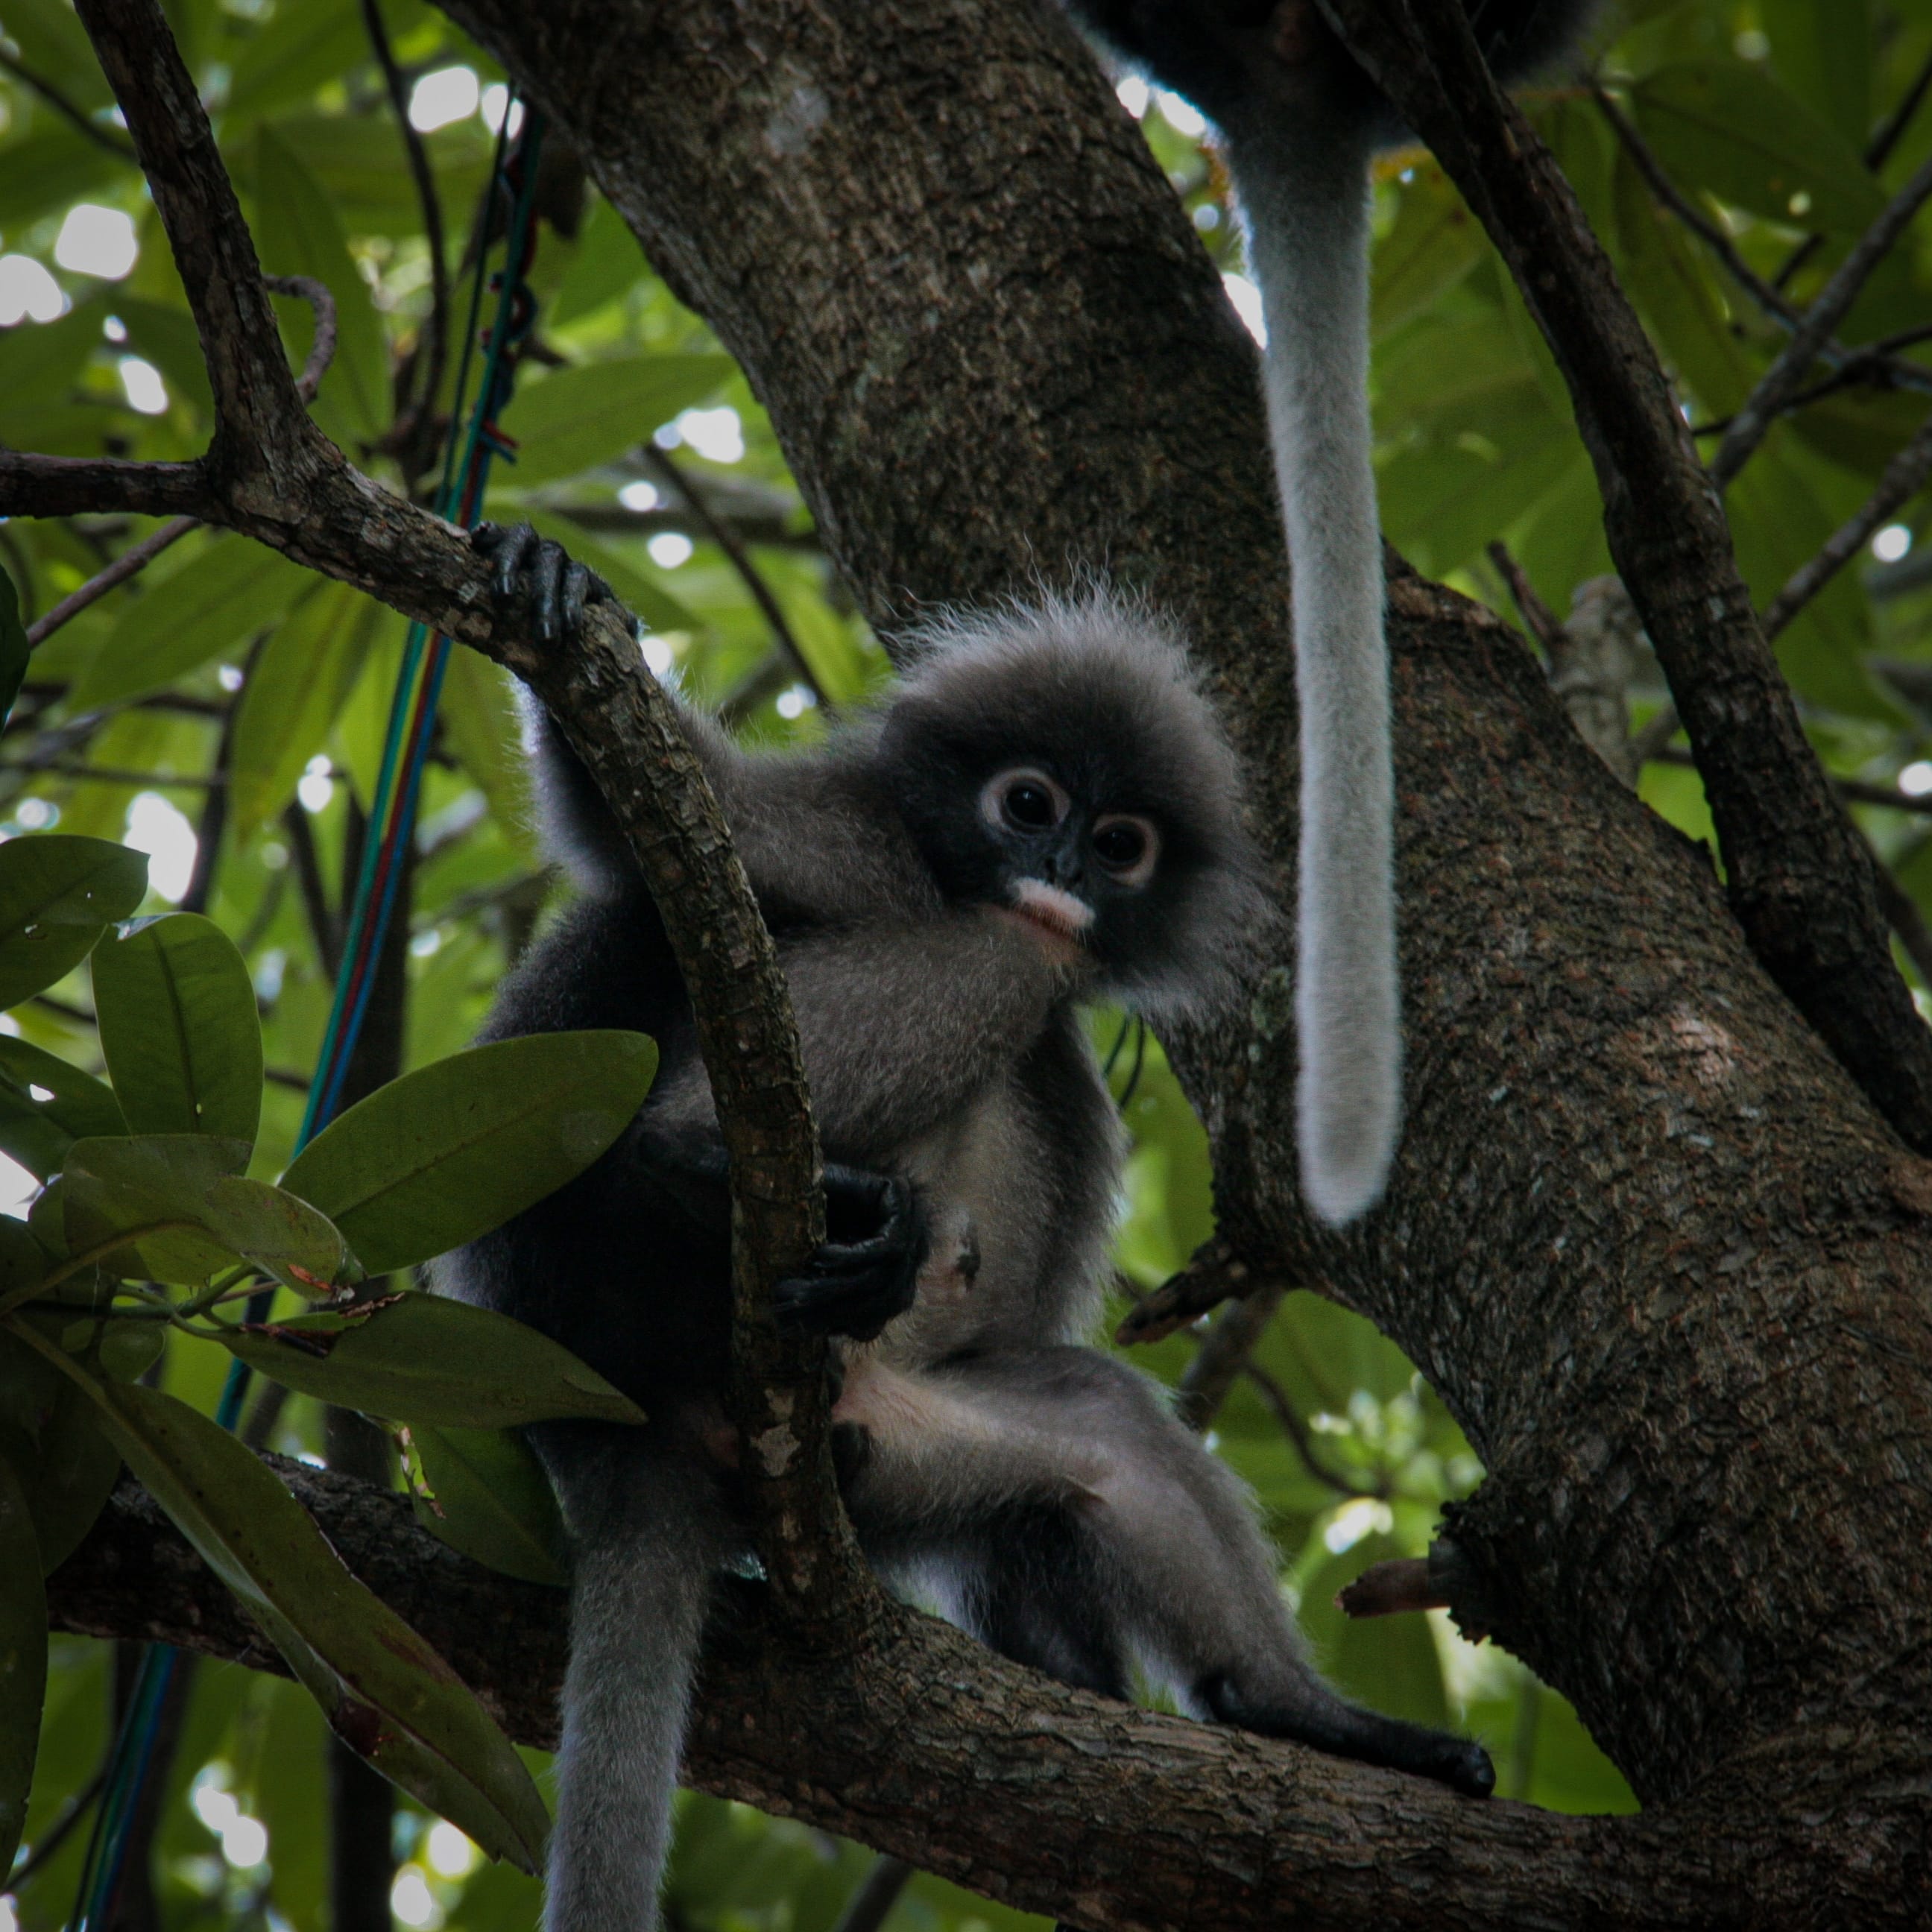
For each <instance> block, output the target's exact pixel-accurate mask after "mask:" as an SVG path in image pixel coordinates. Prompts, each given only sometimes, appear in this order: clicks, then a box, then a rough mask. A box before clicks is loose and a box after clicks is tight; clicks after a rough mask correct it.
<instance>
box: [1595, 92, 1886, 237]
mask: <svg viewBox="0 0 1932 1932" xmlns="http://www.w3.org/2000/svg"><path fill="white" fill-rule="evenodd" d="M1632 101H1633V103H1634V106H1635V107H1636V109H1637V122H1638V124H1639V126H1640V127H1641V128H1642V130H1643V133H1644V135H1645V136H1646V138H1647V139H1648V140H1649V142H1650V144H1651V145H1652V147H1653V148H1655V149H1656V151H1657V154H1658V159H1659V160H1661V161H1662V162H1663V163H1664V166H1665V167H1666V168H1667V169H1669V171H1670V174H1671V175H1672V176H1673V178H1674V179H1675V180H1676V182H1677V184H1678V185H1679V187H1682V188H1684V189H1686V190H1691V191H1695V190H1697V189H1700V188H1704V189H1708V190H1709V191H1710V192H1711V193H1713V194H1715V195H1716V196H1718V198H1719V199H1721V200H1724V201H1729V202H1736V204H1737V205H1738V206H1739V207H1740V208H1748V209H1749V210H1750V211H1751V213H1753V214H1762V215H1764V216H1766V217H1768V218H1769V219H1770V220H1773V221H1782V222H1787V223H1789V222H1800V223H1803V224H1804V225H1805V226H1809V227H1816V228H1820V229H1826V230H1827V231H1829V232H1834V233H1842V232H1845V231H1847V230H1849V231H1852V232H1855V231H1856V230H1858V229H1862V228H1863V227H1864V226H1866V224H1867V223H1869V222H1870V221H1872V220H1874V219H1875V218H1876V216H1877V214H1878V212H1879V209H1880V208H1882V207H1883V206H1884V205H1885V197H1884V195H1883V194H1882V192H1881V191H1880V190H1879V185H1878V183H1877V181H1876V180H1875V179H1874V178H1873V177H1872V176H1871V175H1870V174H1869V173H1867V172H1866V170H1865V168H1864V164H1863V163H1861V161H1860V160H1859V159H1858V153H1857V151H1856V150H1855V148H1853V147H1852V145H1851V143H1850V142H1849V141H1847V140H1846V139H1845V138H1844V136H1843V135H1842V134H1840V133H1838V132H1837V130H1835V129H1834V128H1832V127H1830V126H1829V125H1828V124H1826V122H1824V121H1821V120H1820V118H1818V116H1817V115H1815V114H1814V113H1812V112H1811V110H1810V109H1809V108H1808V107H1805V105H1804V104H1802V102H1801V101H1799V100H1798V98H1796V96H1795V95H1793V94H1791V93H1790V92H1788V91H1787V89H1784V88H1783V87H1781V86H1779V85H1778V83H1777V81H1775V80H1773V79H1772V77H1771V76H1770V75H1769V74H1767V73H1766V71H1764V69H1763V68H1761V67H1754V66H1753V65H1751V64H1750V63H1749V62H1745V61H1738V60H1726V59H1724V58H1711V59H1706V60H1694V61H1683V62H1679V63H1677V64H1676V65H1673V66H1670V67H1665V68H1658V71H1656V72H1655V73H1654V74H1649V75H1646V77H1645V78H1644V79H1643V80H1642V81H1641V82H1640V83H1639V84H1638V85H1637V88H1636V89H1634V92H1633V95H1632Z"/></svg>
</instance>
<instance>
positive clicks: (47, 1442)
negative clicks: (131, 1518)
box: [0, 1223, 121, 1574]
mask: <svg viewBox="0 0 1932 1932" xmlns="http://www.w3.org/2000/svg"><path fill="white" fill-rule="evenodd" d="M13 1225H15V1226H17V1225H18V1224H17V1223H14V1224H13ZM20 1238H22V1239H25V1238H26V1231H25V1229H22V1231H21V1236H20ZM0 1458H4V1459H5V1461H6V1462H7V1463H9V1464H10V1466H12V1469H13V1475H14V1476H15V1478H16V1479H17V1481H18V1482H19V1484H20V1488H21V1490H22V1493H23V1494H24V1495H25V1496H26V1499H27V1511H28V1514H29V1515H30V1516H31V1517H32V1518H33V1523H34V1541H36V1543H37V1544H38V1545H39V1547H40V1567H41V1568H42V1569H43V1570H46V1571H52V1570H55V1569H57V1568H59V1566H60V1565H62V1564H63V1563H65V1562H66V1561H67V1559H68V1557H69V1556H71V1555H73V1553H74V1551H75V1550H77V1549H78V1548H79V1547H80V1540H81V1538H83V1537H84V1536H85V1535H86V1534H87V1532H89V1529H92V1527H93V1526H94V1520H95V1517H98V1515H99V1514H101V1508H102V1506H103V1505H104V1504H105V1503H106V1502H107V1498H108V1495H109V1493H110V1491H112V1490H113V1487H114V1482H115V1478H116V1477H117V1476H118V1475H119V1474H120V1473H121V1455H120V1452H119V1451H118V1450H117V1449H116V1448H115V1447H114V1445H113V1443H111V1442H109V1441H108V1439H107V1437H106V1436H104V1435H103V1434H102V1433H101V1424H100V1423H99V1422H98V1421H97V1420H96V1418H95V1413H94V1405H93V1404H92V1403H91V1402H89V1400H88V1399H87V1397H86V1396H85V1395H83V1394H82V1393H81V1391H80V1390H79V1389H77V1388H75V1387H74V1384H73V1382H71V1381H70V1380H69V1379H68V1377H66V1376H64V1375H62V1373H60V1371H59V1370H58V1369H55V1367H52V1365H51V1364H49V1363H48V1362H47V1361H46V1359H45V1358H43V1357H42V1356H41V1355H38V1354H37V1353H36V1352H34V1350H33V1349H31V1348H30V1347H28V1345H27V1344H26V1343H25V1342H23V1341H22V1340H20V1338H19V1337H18V1336H17V1335H13V1334H9V1333H8V1332H7V1331H6V1330H5V1329H4V1328H0ZM0 1574H4V1572H0Z"/></svg>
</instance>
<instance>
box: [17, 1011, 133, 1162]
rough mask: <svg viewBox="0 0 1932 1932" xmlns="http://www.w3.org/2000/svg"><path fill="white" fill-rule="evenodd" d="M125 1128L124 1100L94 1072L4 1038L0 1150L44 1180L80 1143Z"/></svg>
mask: <svg viewBox="0 0 1932 1932" xmlns="http://www.w3.org/2000/svg"><path fill="white" fill-rule="evenodd" d="M40 1094H44V1095H46V1098H45V1099H44V1100H43V1099H40V1098H39V1097H37V1096H38V1095H40ZM126 1132H127V1121H125V1120H124V1118H122V1116H121V1103H119V1102H118V1100H115V1097H114V1095H113V1091H112V1090H111V1089H110V1088H107V1087H106V1086H104V1085H102V1083H101V1082H100V1081H98V1080H97V1079H95V1077H94V1076H93V1075H92V1074H91V1073H82V1071H81V1070H80V1068H79V1067H71V1066H69V1065H68V1063H67V1062H66V1061H65V1060H62V1059H61V1058H59V1057H58V1055H54V1054H51V1053H47V1052H43V1050H42V1049H40V1048H39V1047H37V1046H31V1045H29V1044H28V1042H26V1040H9V1039H7V1038H5V1037H4V1036H0V1154H7V1156H9V1157H10V1158H11V1159H13V1160H17V1161H18V1162H19V1163H20V1165H21V1166H23V1167H24V1168H25V1169H26V1170H27V1171H28V1173H30V1174H31V1175H34V1176H36V1177H37V1178H38V1179H40V1180H42V1181H44V1180H46V1178H47V1176H48V1175H50V1174H52V1173H55V1172H58V1169H59V1167H60V1166H61V1163H62V1162H63V1161H65V1160H66V1159H67V1151H68V1148H71V1147H72V1146H73V1145H74V1142H76V1141H78V1140H86V1139H92V1138H93V1137H95V1136H99V1135H104V1134H124V1133H126Z"/></svg>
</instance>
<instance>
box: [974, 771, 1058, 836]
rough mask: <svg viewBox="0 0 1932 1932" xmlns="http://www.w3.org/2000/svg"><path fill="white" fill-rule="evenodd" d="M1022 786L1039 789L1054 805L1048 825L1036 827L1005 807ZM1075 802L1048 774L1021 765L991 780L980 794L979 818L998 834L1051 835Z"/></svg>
mask: <svg viewBox="0 0 1932 1932" xmlns="http://www.w3.org/2000/svg"><path fill="white" fill-rule="evenodd" d="M1023 784H1028V785H1035V786H1037V787H1039V788H1040V790H1042V791H1043V792H1045V793H1046V795H1047V796H1048V797H1049V799H1052V802H1053V818H1052V823H1049V824H1041V825H1035V824H1033V823H1030V822H1029V821H1028V820H1025V819H1024V818H1017V817H1014V816H1013V814H1012V813H1011V812H1010V811H1008V810H1007V799H1008V797H1009V796H1010V794H1011V793H1013V791H1014V790H1016V789H1017V788H1018V787H1019V786H1021V785H1023ZM1072 809H1073V800H1072V799H1070V798H1069V797H1068V796H1067V793H1066V791H1065V790H1064V788H1063V787H1061V786H1060V785H1058V784H1055V782H1054V781H1053V780H1052V778H1049V777H1048V776H1047V775H1046V772H1043V771H1040V770H1039V769H1037V768H1036V767H1034V766H1031V765H1018V766H1015V767H1014V768H1013V769H1012V770H1011V771H1006V772H1000V773H998V775H997V776H995V777H993V778H989V779H988V780H987V781H986V787H985V788H984V790H982V791H981V792H980V817H982V818H983V819H984V820H986V823H988V824H989V825H990V826H992V828H993V829H995V831H996V832H997V831H1017V832H1050V831H1052V829H1053V827H1054V826H1056V825H1058V824H1061V823H1063V822H1064V820H1065V818H1066V817H1067V813H1068V812H1069V811H1071V810H1072Z"/></svg>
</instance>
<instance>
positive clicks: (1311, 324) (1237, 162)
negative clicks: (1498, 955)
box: [1067, 0, 1592, 1227]
mask: <svg viewBox="0 0 1932 1932" xmlns="http://www.w3.org/2000/svg"><path fill="white" fill-rule="evenodd" d="M1067 4H1068V5H1070V7H1071V9H1072V10H1073V13H1075V14H1076V16H1077V17H1079V18H1081V19H1082V20H1085V23H1087V25H1088V26H1089V27H1090V28H1092V30H1093V31H1094V33H1095V34H1097V35H1098V36H1099V37H1100V39H1101V40H1102V41H1103V42H1104V43H1106V44H1107V45H1109V46H1111V47H1112V48H1113V49H1114V50H1115V52H1117V53H1118V55H1120V57H1121V58H1122V59H1124V60H1125V61H1126V62H1128V63H1129V64H1130V65H1133V66H1135V67H1137V68H1142V69H1143V70H1144V71H1145V72H1146V73H1147V74H1149V75H1150V76H1151V77H1152V78H1153V79H1154V80H1156V81H1157V83H1159V84H1160V86H1163V87H1165V88H1167V89H1170V90H1171V91H1172V92H1175V93H1177V94H1179V95H1184V97H1185V98H1187V99H1188V100H1189V101H1192V102H1193V104H1195V106H1196V107H1198V108H1199V110H1201V111H1202V113H1204V114H1205V115H1207V116H1208V118H1210V119H1211V120H1212V121H1214V122H1215V123H1216V124H1217V126H1218V127H1219V128H1220V132H1221V134H1222V136H1223V141H1224V142H1225V144H1226V156H1227V161H1228V166H1229V173H1230V174H1231V175H1232V177H1233V179H1234V183H1235V189H1236V192H1237V195H1238V199H1239V201H1240V203H1241V214H1242V219H1243V222H1244V226H1245V228H1246V230H1247V242H1248V256H1249V260H1250V265H1251V266H1252V267H1253V271H1254V275H1255V279H1256V282H1257V283H1258V284H1259V287H1260V290H1261V294H1262V312H1263V315H1264V317H1265V321H1266V323H1267V330H1266V334H1267V342H1266V345H1265V349H1264V351H1263V357H1262V374H1263V380H1264V387H1265V392H1266V396H1267V404H1268V426H1269V440H1270V443H1271V448H1272V452H1273V455H1274V469H1275V475H1276V479H1277V484H1278V487H1279V489H1280V497H1281V508H1282V514H1283V523H1284V524H1285V526H1286V535H1287V539H1288V553H1289V563H1290V565H1291V567H1292V588H1291V598H1292V613H1293V619H1294V627H1295V688H1296V696H1297V700H1298V705H1299V708H1300V712H1301V727H1300V741H1301V839H1300V860H1299V885H1298V906H1297V939H1296V948H1295V951H1296V965H1295V1034H1296V1041H1297V1045H1298V1052H1299V1056H1300V1064H1299V1069H1298V1076H1297V1083H1296V1118H1297V1139H1298V1151H1299V1154H1300V1157H1301V1187H1302V1194H1303V1197H1304V1199H1305V1200H1306V1201H1307V1203H1308V1205H1309V1206H1310V1208H1311V1209H1312V1210H1313V1212H1314V1214H1315V1216H1316V1218H1317V1219H1318V1220H1320V1221H1322V1222H1323V1223H1326V1224H1328V1225H1329V1226H1337V1227H1339V1226H1346V1224H1348V1223H1350V1222H1352V1221H1355V1220H1358V1219H1359V1218H1360V1217H1361V1216H1362V1215H1364V1214H1367V1213H1368V1212H1369V1211H1370V1209H1372V1208H1373V1207H1374V1206H1375V1205H1376V1203H1377V1202H1379V1201H1380V1199H1382V1195H1383V1193H1384V1192H1385V1190H1386V1188H1387V1186H1388V1177H1389V1170H1390V1168H1391V1164H1392V1163H1393V1162H1394V1157H1395V1151H1396V1148H1397V1143H1398V1141H1399V1139H1400V1134H1401V1125H1402V1019H1401V998H1400V980H1399V975H1398V970H1397V957H1396V905H1395V882H1394V766H1393V763H1392V759H1391V750H1390V727H1389V690H1388V649H1387V646H1386V644H1385V640H1384V637H1383V632H1382V617H1383V587H1382V538H1381V532H1380V529H1379V524H1378V523H1377V520H1376V484H1375V472H1374V470H1373V467H1372V466H1371V464H1370V423H1369V404H1368V332H1369V243H1370V234H1369V165H1370V160H1372V158H1373V155H1374V154H1375V151H1376V149H1377V148H1382V147H1386V146H1389V145H1393V144H1394V143H1395V142H1397V141H1399V140H1400V139H1403V138H1405V134H1404V130H1403V127H1402V125H1401V123H1400V120H1399V119H1398V118H1397V115H1395V113H1394V110H1393V109H1392V108H1391V107H1390V106H1389V104H1388V102H1387V101H1386V100H1385V98H1383V97H1382V95H1381V94H1380V92H1379V91H1378V90H1377V89H1376V86H1374V84H1373V82H1371V81H1370V79H1369V77H1368V76H1367V74H1365V73H1364V72H1363V71H1362V70H1361V68H1359V67H1358V65H1356V64H1355V62H1354V60H1353V59H1352V58H1351V57H1350V55H1349V53H1348V52H1347V50H1346V48H1345V47H1344V46H1343V44H1342V43H1341V41H1340V39H1339V38H1338V37H1337V35H1336V34H1335V33H1334V31H1333V30H1332V29H1331V28H1330V26H1328V22H1327V21H1326V20H1325V19H1324V17H1323V16H1322V10H1321V7H1320V6H1319V4H1318V0H1067ZM1463 4H1464V5H1466V9H1467V11H1468V13H1469V20H1470V23H1471V25H1472V27H1473V28H1474V29H1475V33H1476V35H1477V37H1478V40H1479V42H1480V43H1481V45H1482V47H1483V50H1484V55H1485V56H1486V57H1487V59H1488V62H1489V63H1490V67H1491V68H1492V69H1493V71H1495V72H1496V74H1498V75H1499V77H1501V78H1502V79H1503V80H1505V81H1506V82H1507V81H1508V80H1514V79H1517V78H1520V77H1522V76H1523V74H1526V73H1528V72H1530V71H1534V70H1535V69H1537V68H1541V67H1544V66H1545V65H1547V64H1548V63H1549V62H1551V61H1552V60H1553V59H1555V58H1557V57H1558V56H1559V55H1560V54H1561V52H1562V51H1563V50H1564V49H1565V48H1566V47H1567V46H1568V45H1570V44H1571V43H1572V42H1573V41H1574V39H1575V38H1576V37H1577V35H1578V34H1580V31H1582V28H1583V26H1584V25H1585V23H1586V16H1587V15H1588V13H1589V12H1590V11H1591V10H1592V7H1591V5H1590V4H1589V0H1463Z"/></svg>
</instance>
